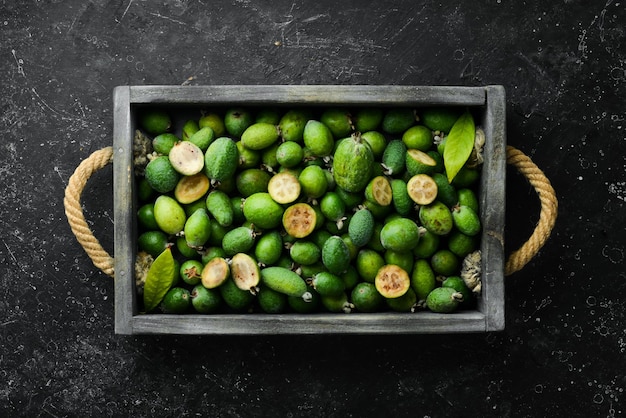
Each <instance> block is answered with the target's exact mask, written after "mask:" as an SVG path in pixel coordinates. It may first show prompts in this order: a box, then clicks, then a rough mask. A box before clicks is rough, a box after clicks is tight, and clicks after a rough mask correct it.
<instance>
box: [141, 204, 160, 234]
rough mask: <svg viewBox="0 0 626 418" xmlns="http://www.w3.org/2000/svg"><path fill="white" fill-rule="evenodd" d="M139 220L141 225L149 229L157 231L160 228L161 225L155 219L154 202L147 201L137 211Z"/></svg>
mask: <svg viewBox="0 0 626 418" xmlns="http://www.w3.org/2000/svg"><path fill="white" fill-rule="evenodd" d="M137 220H138V221H139V225H140V226H141V227H142V228H143V229H145V230H148V231H155V230H157V229H159V225H158V224H157V222H156V219H154V203H146V204H145V205H142V206H141V207H140V208H139V210H138V211H137Z"/></svg>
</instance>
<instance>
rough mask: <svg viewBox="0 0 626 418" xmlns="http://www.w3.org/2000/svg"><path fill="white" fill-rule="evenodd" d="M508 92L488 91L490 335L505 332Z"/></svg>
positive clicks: (484, 185)
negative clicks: (506, 103)
mask: <svg viewBox="0 0 626 418" xmlns="http://www.w3.org/2000/svg"><path fill="white" fill-rule="evenodd" d="M505 106H506V105H505V92H504V88H503V87H501V86H488V87H487V107H486V112H485V116H484V120H483V128H484V130H485V137H486V142H485V147H484V150H483V156H484V165H483V172H482V177H481V195H480V209H481V213H480V217H481V219H482V222H483V229H484V230H483V234H482V238H481V251H482V295H481V298H480V305H479V309H480V310H481V311H482V312H483V313H484V314H485V316H486V320H487V330H488V331H499V330H502V329H504V321H505V318H504V219H505V216H504V215H505V204H506V196H505V185H506V115H505V110H506V109H505Z"/></svg>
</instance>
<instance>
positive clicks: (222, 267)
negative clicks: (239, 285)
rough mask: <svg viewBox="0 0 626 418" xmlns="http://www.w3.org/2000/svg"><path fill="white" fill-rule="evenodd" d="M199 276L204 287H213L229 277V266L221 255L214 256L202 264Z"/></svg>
mask: <svg viewBox="0 0 626 418" xmlns="http://www.w3.org/2000/svg"><path fill="white" fill-rule="evenodd" d="M201 276H202V277H201V281H202V285H203V286H204V287H206V288H207V289H215V288H216V287H219V286H221V285H222V284H224V282H226V281H227V280H228V278H229V277H230V266H229V265H228V262H227V261H226V259H224V258H223V257H214V258H212V259H211V260H209V262H207V263H206V264H205V265H204V268H203V269H202V273H201ZM233 284H234V282H233Z"/></svg>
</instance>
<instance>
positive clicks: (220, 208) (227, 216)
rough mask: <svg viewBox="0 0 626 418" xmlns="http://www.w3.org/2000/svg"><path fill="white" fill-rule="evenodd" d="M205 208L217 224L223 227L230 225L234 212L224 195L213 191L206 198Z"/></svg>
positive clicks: (228, 199) (218, 191)
mask: <svg viewBox="0 0 626 418" xmlns="http://www.w3.org/2000/svg"><path fill="white" fill-rule="evenodd" d="M206 207H207V210H208V211H209V213H210V214H211V216H213V218H215V220H216V221H217V223H218V224H220V225H221V226H225V227H227V226H230V225H232V223H233V218H234V216H235V212H234V210H233V206H232V204H231V202H230V198H229V197H228V195H227V194H226V193H224V192H223V191H221V190H213V191H212V192H211V193H209V195H208V196H207V198H206Z"/></svg>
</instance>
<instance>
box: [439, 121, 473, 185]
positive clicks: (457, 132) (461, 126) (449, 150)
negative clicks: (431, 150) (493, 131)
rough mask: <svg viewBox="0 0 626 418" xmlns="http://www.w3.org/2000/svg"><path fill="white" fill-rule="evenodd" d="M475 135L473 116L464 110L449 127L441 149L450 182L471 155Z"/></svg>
mask: <svg viewBox="0 0 626 418" xmlns="http://www.w3.org/2000/svg"><path fill="white" fill-rule="evenodd" d="M475 136H476V127H475V125H474V118H472V115H471V114H470V113H469V112H468V111H465V113H463V114H462V115H461V116H460V117H459V119H457V121H456V122H455V123H454V126H452V129H450V133H449V134H448V137H447V138H446V146H445V148H444V150H443V164H444V166H445V167H446V174H447V175H448V182H452V179H453V178H454V177H455V176H456V175H457V173H458V172H459V170H460V169H461V167H463V165H464V164H465V163H466V162H467V160H468V159H469V157H470V155H472V149H473V148H474V138H475Z"/></svg>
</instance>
